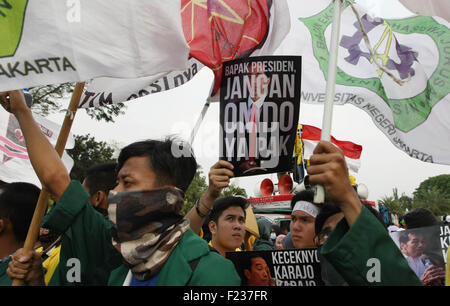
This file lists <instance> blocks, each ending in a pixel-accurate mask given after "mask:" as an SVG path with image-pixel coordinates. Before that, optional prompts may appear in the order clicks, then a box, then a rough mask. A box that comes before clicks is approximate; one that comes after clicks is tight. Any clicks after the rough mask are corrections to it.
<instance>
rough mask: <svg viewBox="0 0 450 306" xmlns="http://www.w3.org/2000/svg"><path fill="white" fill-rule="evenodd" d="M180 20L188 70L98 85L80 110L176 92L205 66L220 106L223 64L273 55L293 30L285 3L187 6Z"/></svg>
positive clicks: (219, 1) (228, 0) (226, 1)
mask: <svg viewBox="0 0 450 306" xmlns="http://www.w3.org/2000/svg"><path fill="white" fill-rule="evenodd" d="M181 18H182V25H183V33H184V35H185V39H186V42H187V44H188V45H189V47H190V56H191V57H190V59H189V61H188V65H187V68H186V69H182V70H177V71H166V72H164V73H160V74H157V75H152V76H149V77H145V78H137V79H114V78H106V77H104V78H96V79H93V80H91V81H89V82H88V83H87V84H86V91H85V92H84V93H83V96H82V98H81V103H80V107H97V106H102V105H105V104H113V103H120V102H124V101H129V100H132V99H136V98H139V97H143V96H146V95H149V94H153V93H158V92H161V91H164V90H169V89H173V88H175V87H178V86H181V85H183V84H185V83H186V82H188V81H189V80H191V79H192V78H193V77H194V76H195V74H197V72H198V71H200V69H202V68H203V67H205V65H206V66H207V67H209V68H211V69H212V71H213V72H214V78H215V81H214V88H213V93H214V94H215V95H214V97H213V98H212V99H211V100H213V101H215V102H217V101H219V94H217V91H218V90H219V87H220V82H221V78H222V63H223V62H226V61H230V60H232V59H236V58H242V57H247V56H249V55H250V54H252V55H255V56H258V55H270V54H273V53H274V52H275V50H276V49H277V48H278V46H279V45H280V43H281V42H282V40H283V38H284V37H285V36H286V34H287V33H288V32H289V26H290V20H289V14H288V6H287V2H286V0H277V1H271V0H250V1H242V0H214V1H188V0H183V1H182V2H181Z"/></svg>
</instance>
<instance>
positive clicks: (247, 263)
mask: <svg viewBox="0 0 450 306" xmlns="http://www.w3.org/2000/svg"><path fill="white" fill-rule="evenodd" d="M259 257H261V258H262V259H264V257H262V255H261V254H259V253H257V252H251V253H250V255H249V256H245V257H244V259H243V260H242V266H241V267H242V271H244V270H251V268H252V259H253V258H259ZM264 260H265V259H264Z"/></svg>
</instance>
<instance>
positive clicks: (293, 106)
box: [220, 56, 301, 177]
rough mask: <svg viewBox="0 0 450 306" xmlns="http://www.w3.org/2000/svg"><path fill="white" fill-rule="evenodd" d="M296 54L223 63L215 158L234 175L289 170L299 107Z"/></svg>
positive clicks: (299, 79)
mask: <svg viewBox="0 0 450 306" xmlns="http://www.w3.org/2000/svg"><path fill="white" fill-rule="evenodd" d="M300 76H301V57H299V56H261V57H251V58H246V59H240V60H234V61H230V62H226V63H224V69H223V75H222V83H221V90H220V123H221V129H220V132H221V135H220V158H221V159H224V160H228V161H229V162H231V163H232V164H233V166H234V175H235V177H239V176H250V175H257V174H267V173H274V172H284V171H290V170H292V168H293V162H294V160H293V158H292V156H293V155H292V152H293V148H294V143H295V139H296V130H297V125H298V117H299V111H300V85H301V84H300V81H301V77H300Z"/></svg>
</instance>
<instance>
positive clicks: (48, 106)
mask: <svg viewBox="0 0 450 306" xmlns="http://www.w3.org/2000/svg"><path fill="white" fill-rule="evenodd" d="M74 88H75V83H62V84H55V85H47V86H40V87H33V88H30V90H29V91H30V94H31V96H32V97H33V106H32V109H33V111H34V112H35V113H37V114H39V115H41V116H44V117H45V116H47V115H49V114H51V113H55V112H57V111H60V110H61V108H62V106H61V104H59V103H58V100H61V99H64V98H69V97H70V96H71V94H72V93H73V90H74ZM124 108H125V105H124V104H123V103H118V104H110V105H104V106H101V107H91V108H85V109H84V110H85V111H86V113H87V114H88V115H89V116H90V117H91V118H92V119H95V120H98V121H100V120H105V121H106V122H114V117H117V116H119V115H123V114H125V112H124V111H123V109H124Z"/></svg>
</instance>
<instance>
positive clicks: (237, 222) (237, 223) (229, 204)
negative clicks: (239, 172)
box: [208, 196, 249, 257]
mask: <svg viewBox="0 0 450 306" xmlns="http://www.w3.org/2000/svg"><path fill="white" fill-rule="evenodd" d="M248 205H249V203H248V202H247V200H246V199H245V198H243V197H240V196H237V197H224V198H221V199H219V200H217V201H215V202H214V205H213V208H212V210H211V213H210V214H209V219H210V221H209V223H208V226H209V230H210V232H211V235H212V239H211V241H210V245H211V246H212V247H213V248H214V249H215V250H216V251H217V252H219V254H220V255H222V256H224V257H225V255H226V254H225V253H226V252H234V251H236V250H240V249H239V247H240V246H241V244H242V243H243V242H244V236H245V217H246V212H245V210H246V208H247V206H248Z"/></svg>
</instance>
